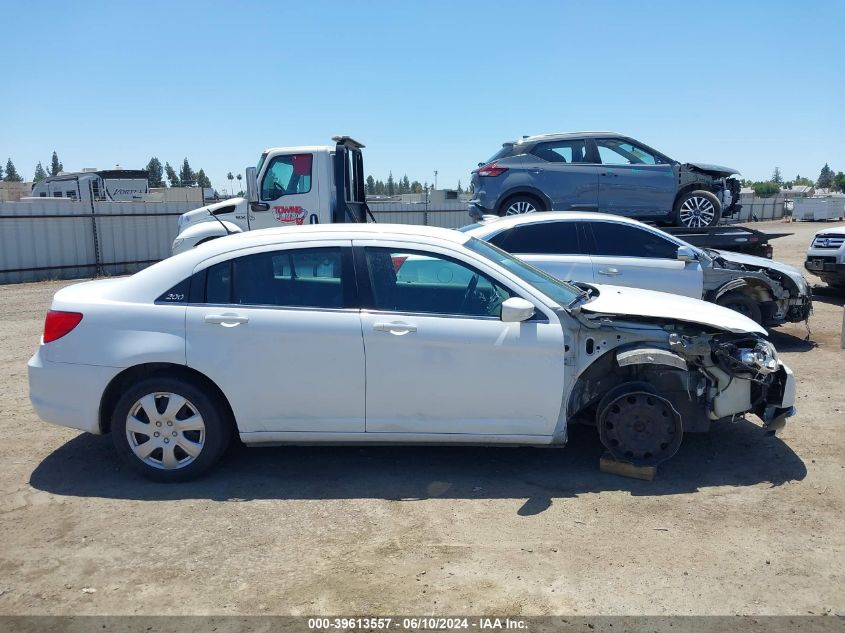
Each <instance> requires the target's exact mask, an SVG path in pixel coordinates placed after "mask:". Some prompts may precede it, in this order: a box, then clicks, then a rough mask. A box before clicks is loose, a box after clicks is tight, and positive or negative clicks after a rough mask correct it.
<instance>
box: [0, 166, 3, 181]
mask: <svg viewBox="0 0 845 633" xmlns="http://www.w3.org/2000/svg"><path fill="white" fill-rule="evenodd" d="M0 180H3V165H0Z"/></svg>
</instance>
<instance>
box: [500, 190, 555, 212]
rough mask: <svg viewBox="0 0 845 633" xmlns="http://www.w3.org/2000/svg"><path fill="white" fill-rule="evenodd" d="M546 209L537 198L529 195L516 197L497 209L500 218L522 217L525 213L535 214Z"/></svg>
mask: <svg viewBox="0 0 845 633" xmlns="http://www.w3.org/2000/svg"><path fill="white" fill-rule="evenodd" d="M545 210H546V207H545V205H543V204H542V203H541V202H540V201H539V200H537V198H535V197H534V196H529V195H523V194H520V195H517V196H514V197H512V198H508V199H507V200H505V202H504V204H502V206H501V207H500V208H499V215H500V216H503V217H504V216H508V215H524V214H526V213H537V212H539V211H545Z"/></svg>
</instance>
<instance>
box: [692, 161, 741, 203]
mask: <svg viewBox="0 0 845 633" xmlns="http://www.w3.org/2000/svg"><path fill="white" fill-rule="evenodd" d="M736 173H737V172H736V171H735V170H733V169H730V168H729V167H720V166H718V165H706V164H703V163H683V164H682V165H680V167H679V170H678V190H679V191H680V190H683V189H704V190H706V191H710V192H712V193H713V194H714V195H715V196H716V197H717V198H718V199H719V202H721V203H722V213H723V214H729V215H732V214H734V213H737V212H739V210H740V208H741V207H742V205H740V204H739V192H740V189H741V188H742V185H741V184H740V182H739V180H737V179H736V178H730V176H732V175H733V174H736Z"/></svg>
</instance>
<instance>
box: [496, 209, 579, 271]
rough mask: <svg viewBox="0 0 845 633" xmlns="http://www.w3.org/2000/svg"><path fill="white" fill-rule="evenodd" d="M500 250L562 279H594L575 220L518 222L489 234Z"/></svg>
mask: <svg viewBox="0 0 845 633" xmlns="http://www.w3.org/2000/svg"><path fill="white" fill-rule="evenodd" d="M488 241H489V242H490V243H491V244H494V245H495V246H498V247H499V248H501V249H502V250H504V251H507V252H508V253H511V254H512V255H516V256H517V257H519V258H520V259H522V260H524V261H526V262H528V263H529V264H531V265H533V266H536V267H537V268H539V269H540V270H542V271H544V272H547V273H549V274H550V275H552V276H554V277H557V278H558V279H563V280H564V281H585V282H587V283H590V282H593V281H595V278H594V274H593V262H592V260H591V259H590V256H589V255H587V254H586V248H585V247H584V245H583V242H584V239H583V238H582V237H581V232H580V230H579V227H578V223H577V222H574V221H570V220H550V221H546V222H532V223H530V224H519V225H517V226H514V227H512V228H509V229H505V230H504V231H501V232H500V233H497V234H496V235H494V236H492V237H490V238H489V239H488Z"/></svg>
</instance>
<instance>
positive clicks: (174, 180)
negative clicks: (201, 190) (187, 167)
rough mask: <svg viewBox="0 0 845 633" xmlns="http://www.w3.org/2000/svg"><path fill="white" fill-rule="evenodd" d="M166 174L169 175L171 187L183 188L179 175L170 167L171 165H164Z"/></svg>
mask: <svg viewBox="0 0 845 633" xmlns="http://www.w3.org/2000/svg"><path fill="white" fill-rule="evenodd" d="M164 173H165V174H167V180H168V182H169V183H170V186H171V187H181V186H182V183H181V181H180V180H179V174H177V173H176V170H175V169H173V167H171V166H170V163H164Z"/></svg>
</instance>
